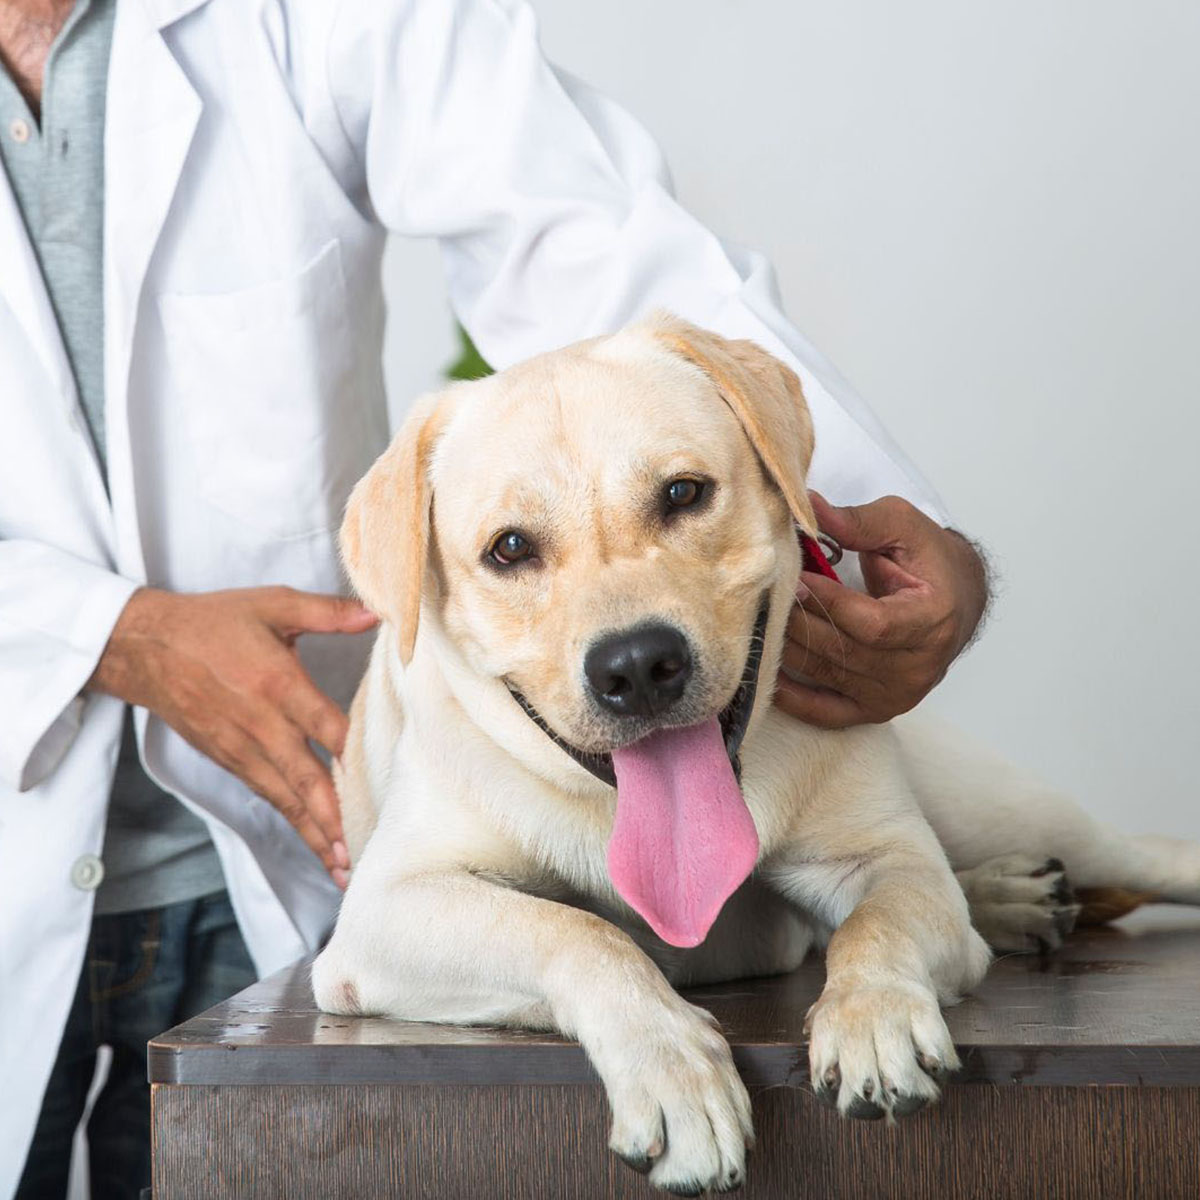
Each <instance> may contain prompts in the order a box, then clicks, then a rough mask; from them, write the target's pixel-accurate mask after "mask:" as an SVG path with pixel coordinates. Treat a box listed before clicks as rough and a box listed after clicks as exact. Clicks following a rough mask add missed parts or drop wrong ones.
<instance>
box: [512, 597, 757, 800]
mask: <svg viewBox="0 0 1200 1200" xmlns="http://www.w3.org/2000/svg"><path fill="white" fill-rule="evenodd" d="M769 616H770V598H769V595H768V594H766V593H764V595H763V599H762V603H761V605H760V606H759V610H758V616H757V617H756V618H755V621H754V628H753V630H752V631H751V634H750V649H749V653H748V654H747V656H746V665H745V668H744V669H743V671H742V678H741V681H740V682H739V684H738V687H737V691H735V692H734V693H733V698H732V699H731V700H730V701H729V703H728V704H727V705H725V707H724V708H723V709H722V710H721V712H720V713H719V720H720V723H721V734H722V737H723V739H724V742H725V751H726V753H727V754H728V755H729V761H730V762H731V763H733V769H734V771H735V772H736V773H737V774H738V775H739V776H740V774H741V762H740V760H739V758H738V752H739V751H740V749H741V745H742V740H743V738H745V736H746V727H747V726H748V725H749V723H750V714H751V712H752V711H753V710H754V697H755V695H756V694H757V692H758V673H759V668H760V667H761V666H762V656H763V647H764V644H765V641H766V635H767V619H768V617H769ZM664 631H665V632H666V633H670V634H674V635H676V637H678V639H679V640H678V641H676V640H675V637H667V636H665V633H664ZM597 651H600V654H599V655H598V656H597V658H595V659H593V655H594V654H596V653H597ZM589 662H590V664H591V666H590V667H589ZM584 671H585V674H586V675H587V676H588V681H589V685H590V687H591V688H592V690H593V692H596V693H598V696H599V702H600V703H601V704H602V705H603V707H605V708H606V709H608V711H610V712H613V713H617V714H618V715H629V716H641V717H646V716H653V715H658V714H659V713H661V714H662V716H663V717H664V719H663V720H662V721H660V722H659V723H658V727H659V728H662V727H666V726H670V725H672V724H676V722H672V721H670V720H669V719H667V718H668V717H669V714H670V706H671V705H672V704H673V703H674V701H675V700H676V699H678V697H679V695H681V694H682V692H683V688H684V686H685V685H686V683H687V680H688V678H690V675H691V657H690V654H689V652H688V649H687V643H686V641H685V640H683V635H682V634H678V633H677V631H675V630H672V629H670V627H669V626H663V625H646V626H639V627H637V628H636V629H634V630H630V631H628V632H625V633H622V634H619V635H614V637H612V638H606V639H602V640H601V641H600V642H598V643H597V644H596V646H594V647H593V648H592V650H590V651H589V652H588V654H587V656H586V658H585V663H584ZM656 676H657V680H656V678H655V677H656ZM508 690H509V691H510V692H511V693H512V697H513V699H514V700H515V701H516V702H517V703H518V704H519V705H520V706H521V709H522V711H523V712H524V713H525V715H526V716H527V717H528V718H529V719H530V720H531V721H532V722H533V723H534V724H535V725H536V726H537V727H538V728H539V729H540V730H541V731H542V732H543V733H544V734H545V735H546V736H547V737H548V738H549V739H550V740H551V741H552V742H553V743H554V744H555V745H556V746H558V748H559V749H560V750H562V751H564V752H565V753H566V754H569V755H570V756H571V757H572V758H573V759H574V760H575V761H576V762H577V763H578V764H579V765H580V766H581V767H583V768H585V769H586V770H588V771H590V772H591V773H592V774H593V775H594V776H595V777H596V778H597V779H599V780H601V781H602V782H604V783H607V784H608V785H609V786H610V787H616V786H617V777H616V773H615V772H614V770H613V762H612V755H611V754H608V753H605V752H591V751H587V750H581V749H579V748H578V747H577V746H573V745H572V744H571V743H570V742H569V741H567V739H566V738H564V737H562V736H561V735H560V734H559V733H557V732H556V731H555V730H554V729H553V728H552V727H551V726H550V724H549V722H547V721H546V719H545V718H544V717H543V716H542V714H541V713H539V712H538V710H537V709H536V708H534V706H533V705H532V704H530V702H529V701H528V700H527V699H526V698H525V695H524V694H523V693H522V692H521V690H520V689H519V688H517V687H515V686H514V685H513V684H512V683H509V684H508Z"/></svg>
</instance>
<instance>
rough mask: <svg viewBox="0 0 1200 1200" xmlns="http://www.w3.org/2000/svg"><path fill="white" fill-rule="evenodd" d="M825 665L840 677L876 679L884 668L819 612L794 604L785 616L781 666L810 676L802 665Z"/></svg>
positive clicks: (872, 652)
mask: <svg viewBox="0 0 1200 1200" xmlns="http://www.w3.org/2000/svg"><path fill="white" fill-rule="evenodd" d="M806 661H808V662H819V661H825V662H828V663H830V664H831V665H832V666H833V667H835V668H836V669H837V670H838V671H840V672H841V673H842V674H852V675H862V676H865V677H867V678H875V677H877V676H879V675H880V674H882V673H883V672H885V671H886V667H887V664H886V663H885V662H884V661H883V659H882V658H881V656H880V655H879V654H878V653H877V652H876V651H875V650H873V649H871V648H869V647H867V646H864V645H863V644H862V643H861V642H857V641H855V640H854V639H853V638H851V637H850V636H848V635H847V634H844V633H843V632H842V631H841V630H840V629H838V628H837V626H836V625H834V624H833V623H832V622H831V621H830V620H829V619H828V618H827V617H826V616H825V615H824V614H823V613H821V612H820V611H819V610H817V611H809V610H808V609H806V608H804V606H803V605H800V604H795V605H793V606H792V611H791V612H790V613H789V614H788V624H787V641H786V642H785V643H784V662H785V663H786V664H787V666H788V667H789V668H790V669H791V670H793V671H799V672H801V673H802V674H806V675H807V674H810V672H809V671H807V670H806V669H805V667H804V663H805V662H806Z"/></svg>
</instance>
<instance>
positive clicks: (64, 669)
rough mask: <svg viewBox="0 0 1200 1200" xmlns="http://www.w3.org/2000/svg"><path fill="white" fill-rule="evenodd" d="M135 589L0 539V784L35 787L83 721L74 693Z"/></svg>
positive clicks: (62, 556) (97, 570) (28, 544)
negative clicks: (1, 782)
mask: <svg viewBox="0 0 1200 1200" xmlns="http://www.w3.org/2000/svg"><path fill="white" fill-rule="evenodd" d="M137 586H138V585H137V584H136V583H134V582H133V581H132V580H129V579H125V578H124V577H123V576H120V575H114V574H113V573H112V572H111V571H108V570H106V569H105V568H103V567H100V566H97V565H96V564H95V563H90V562H86V561H85V560H83V559H81V558H77V557H76V556H75V555H73V554H69V553H67V552H66V551H63V550H58V549H56V548H55V547H53V546H50V545H47V544H45V543H43V542H37V541H31V540H26V539H22V538H16V539H11V540H0V780H2V781H3V782H4V783H5V784H7V785H8V786H9V787H13V788H16V789H17V790H18V791H25V790H26V789H28V788H31V787H34V786H35V785H36V784H38V783H40V782H41V781H42V780H43V779H45V778H46V776H47V775H49V774H50V772H51V771H53V770H54V768H55V767H56V766H57V765H58V762H59V760H60V759H61V758H62V756H63V755H64V754H65V753H66V751H67V748H68V747H69V746H70V744H71V742H72V740H73V739H74V737H75V734H76V733H77V732H78V731H79V726H80V723H81V721H82V716H83V706H84V703H85V701H84V699H83V697H82V696H81V695H80V692H81V690H82V688H83V686H84V684H85V683H87V681H88V678H89V677H90V675H91V673H92V671H93V670H94V669H95V666H96V663H97V662H98V661H99V659H100V655H101V654H102V653H103V651H104V647H105V645H106V644H107V642H108V638H109V634H110V633H111V632H112V628H113V626H114V625H115V624H116V621H117V617H118V616H120V613H121V610H122V609H123V608H124V607H125V604H126V602H127V601H128V599H129V597H130V596H131V595H132V594H133V592H134V591H135V590H136V588H137Z"/></svg>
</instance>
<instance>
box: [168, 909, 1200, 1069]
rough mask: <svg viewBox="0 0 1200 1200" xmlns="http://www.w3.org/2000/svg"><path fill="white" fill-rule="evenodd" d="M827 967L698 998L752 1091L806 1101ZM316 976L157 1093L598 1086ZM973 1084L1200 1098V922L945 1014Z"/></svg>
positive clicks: (207, 1017) (173, 1062) (267, 996)
mask: <svg viewBox="0 0 1200 1200" xmlns="http://www.w3.org/2000/svg"><path fill="white" fill-rule="evenodd" d="M823 974H824V972H823V966H822V964H821V961H820V960H819V959H813V960H812V961H810V962H808V963H807V964H805V966H804V967H802V968H801V969H800V970H799V971H796V972H794V973H792V974H790V975H784V976H777V977H773V978H766V979H754V980H742V981H738V982H735V983H728V984H723V985H719V986H713V987H704V988H693V989H690V990H689V991H688V992H687V993H686V994H687V995H688V997H689V999H692V1000H694V1001H695V1002H696V1003H698V1004H702V1005H703V1006H704V1007H705V1008H708V1009H710V1010H711V1011H712V1012H713V1013H714V1014H715V1015H716V1016H717V1017H718V1018H719V1019H720V1021H721V1023H722V1025H723V1026H724V1028H725V1031H726V1034H727V1035H728V1037H729V1040H730V1042H731V1044H732V1045H733V1050H734V1057H735V1059H736V1061H737V1064H738V1067H739V1069H740V1070H741V1072H742V1075H743V1077H744V1078H745V1080H746V1082H747V1084H748V1085H750V1086H751V1087H756V1086H777V1085H790V1086H794V1087H800V1086H803V1085H804V1084H805V1083H806V1081H807V1067H806V1062H805V1053H804V1049H803V1043H804V1037H803V1034H802V1030H801V1027H802V1025H803V1021H804V1014H805V1012H806V1010H807V1009H808V1006H809V1005H810V1004H811V1003H812V1001H813V1000H814V999H815V998H816V996H817V994H818V992H819V991H820V988H821V983H822V979H823ZM308 975H309V964H308V962H306V961H305V962H299V963H297V964H296V965H295V966H293V967H290V968H288V969H287V970H284V971H281V972H279V973H278V974H276V975H273V976H271V977H270V978H268V979H265V980H263V981H262V982H261V983H257V984H255V985H254V986H253V987H250V988H248V989H247V990H246V991H244V992H241V993H239V994H238V995H237V996H234V997H233V998H232V999H230V1000H227V1001H226V1002H224V1003H223V1004H219V1005H217V1006H216V1007H215V1008H212V1009H210V1010H209V1011H208V1012H206V1013H204V1014H203V1015H201V1016H199V1017H195V1018H193V1019H192V1020H190V1021H186V1022H184V1024H182V1025H180V1026H178V1027H176V1028H175V1029H172V1030H170V1031H168V1032H167V1033H164V1034H163V1035H162V1036H161V1037H158V1038H156V1039H154V1041H153V1042H151V1044H150V1056H149V1073H150V1081H151V1082H152V1083H158V1084H174V1085H188V1084H258V1085H270V1084H283V1085H296V1084H430V1083H450V1084H453V1083H459V1084H463V1083H466V1084H471V1083H474V1084H481V1085H497V1084H499V1085H509V1084H572V1083H594V1082H595V1076H594V1074H593V1073H592V1071H591V1068H590V1067H589V1066H588V1063H587V1060H586V1059H585V1057H584V1055H583V1053H582V1051H581V1050H580V1048H579V1046H578V1044H576V1043H574V1042H569V1041H565V1040H563V1039H561V1038H557V1037H553V1036H550V1035H547V1034H535V1033H527V1032H523V1031H519V1030H509V1029H493V1028H478V1027H474V1028H462V1027H455V1026H443V1025H431V1024H418V1023H406V1022H397V1021H388V1020H383V1019H376V1018H351V1017H335V1016H329V1015H326V1014H325V1013H322V1012H320V1011H318V1010H317V1008H316V1006H315V1004H314V1002H313V997H312V991H311V989H310V986H309V979H308ZM948 1020H949V1024H950V1029H951V1032H952V1033H953V1035H954V1040H955V1043H956V1044H957V1046H958V1048H959V1053H960V1055H961V1056H962V1059H963V1065H964V1071H963V1074H962V1075H961V1076H960V1077H959V1078H960V1081H964V1082H968V1083H969V1082H985V1083H992V1084H1038V1085H1047V1086H1075V1085H1088V1084H1093V1085H1114V1084H1116V1085H1123V1084H1124V1085H1140V1086H1144V1087H1176V1086H1184V1087H1200V910H1196V909H1172V908H1168V907H1166V906H1154V907H1151V908H1147V909H1143V910H1142V911H1140V912H1138V913H1135V914H1133V915H1132V916H1130V917H1128V918H1126V919H1125V920H1124V921H1122V922H1120V923H1119V924H1117V925H1114V926H1111V927H1104V928H1100V929H1093V930H1089V931H1085V932H1080V933H1077V934H1075V935H1073V936H1072V937H1071V938H1070V939H1069V940H1068V942H1067V945H1066V947H1065V948H1064V949H1063V950H1062V951H1061V952H1059V953H1058V954H1056V955H1054V956H1053V957H1051V958H1047V959H1040V958H1038V957H1036V956H1028V955H1011V956H1008V957H1002V958H1000V959H999V960H998V961H997V962H996V963H995V964H994V966H993V967H992V969H991V971H990V972H989V974H988V976H987V979H986V980H985V981H984V983H983V985H982V986H981V987H980V988H979V989H978V991H977V992H976V993H975V994H974V995H972V996H970V997H968V998H967V999H966V1000H964V1001H963V1003H961V1004H960V1005H958V1006H957V1007H955V1008H953V1009H951V1010H950V1012H949V1014H948Z"/></svg>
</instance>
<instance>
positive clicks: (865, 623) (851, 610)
mask: <svg viewBox="0 0 1200 1200" xmlns="http://www.w3.org/2000/svg"><path fill="white" fill-rule="evenodd" d="M800 580H801V582H802V583H803V584H804V586H805V588H806V589H807V590H808V595H807V596H805V598H804V599H803V600H801V601H800V603H801V604H802V605H803V607H804V609H805V610H806V611H807V612H810V613H817V614H820V615H822V616H824V617H825V618H826V619H827V620H828V621H830V622H832V623H833V624H834V625H836V626H837V627H838V629H840V630H841V631H842V633H843V634H844V635H846V636H848V637H850V638H852V639H854V640H855V641H858V642H862V643H863V644H864V645H867V646H873V647H877V648H882V649H907V648H909V647H911V646H912V645H913V644H915V643H916V642H918V641H919V640H920V635H921V633H922V629H923V627H922V625H921V623H920V621H919V620H917V619H915V614H914V613H913V612H912V611H911V610H910V611H908V612H906V611H904V609H905V606H906V602H905V600H904V599H903V598H901V597H892V596H886V597H875V596H868V595H866V594H864V593H863V592H856V591H855V590H854V589H853V588H849V587H846V586H845V585H844V584H841V583H837V582H836V581H835V580H832V579H826V578H825V576H824V575H818V574H816V572H814V571H805V572H803V573H802V574H801V576H800ZM910 609H911V606H910Z"/></svg>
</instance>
